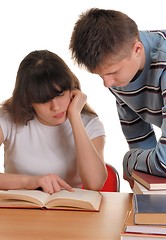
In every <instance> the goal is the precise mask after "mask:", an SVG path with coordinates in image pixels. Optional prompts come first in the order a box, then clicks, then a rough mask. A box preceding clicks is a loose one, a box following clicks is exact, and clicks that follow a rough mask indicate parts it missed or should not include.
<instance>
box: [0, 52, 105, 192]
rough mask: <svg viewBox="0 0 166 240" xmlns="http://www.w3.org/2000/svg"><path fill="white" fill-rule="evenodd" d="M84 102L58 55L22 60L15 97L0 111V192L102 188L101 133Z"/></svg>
mask: <svg viewBox="0 0 166 240" xmlns="http://www.w3.org/2000/svg"><path fill="white" fill-rule="evenodd" d="M86 98H87V97H86V95H85V94H84V93H82V92H81V90H80V84H79V81H78V79H77V78H76V76H75V75H74V74H73V73H72V71H71V70H70V69H69V67H68V66H67V65H66V63H65V62H64V61H63V60H62V59H61V58H60V57H59V56H57V55H56V54H54V53H52V52H50V51H47V50H41V51H34V52H31V53H29V54H28V55H27V56H26V57H25V58H24V59H23V61H22V62H21V64H20V66H19V69H18V72H17V77H16V83H15V88H14V91H13V95H12V97H11V98H9V99H8V100H6V101H5V102H4V103H3V104H2V106H1V108H0V144H2V143H3V144H4V169H5V171H4V173H1V174H0V189H37V188H42V190H43V191H44V192H48V193H50V194H52V193H54V192H57V191H60V190H61V189H62V188H65V189H67V190H68V191H72V188H73V187H79V188H80V187H82V185H84V188H86V189H92V190H100V189H101V188H102V186H103V185H104V182H105V180H106V178H107V171H106V167H105V164H104V157H103V152H104V143H105V132H104V128H103V125H102V123H101V122H100V121H99V118H98V117H97V115H96V114H95V113H94V112H93V110H92V109H91V108H90V107H89V106H88V105H87V104H86Z"/></svg>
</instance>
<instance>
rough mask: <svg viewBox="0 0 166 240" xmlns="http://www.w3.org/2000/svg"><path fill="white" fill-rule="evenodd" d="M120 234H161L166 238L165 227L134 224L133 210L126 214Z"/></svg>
mask: <svg viewBox="0 0 166 240" xmlns="http://www.w3.org/2000/svg"><path fill="white" fill-rule="evenodd" d="M122 233H141V234H161V235H164V236H165V237H166V226H163V225H154V224H153V225H150V224H146V225H145V224H143V225H142V224H135V223H134V212H133V210H130V211H128V212H127V214H126V218H125V221H124V225H123V229H122Z"/></svg>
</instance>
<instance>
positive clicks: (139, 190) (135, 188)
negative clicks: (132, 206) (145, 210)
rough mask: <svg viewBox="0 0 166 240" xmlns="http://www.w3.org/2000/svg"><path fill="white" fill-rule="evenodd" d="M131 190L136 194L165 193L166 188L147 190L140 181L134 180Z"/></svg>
mask: <svg viewBox="0 0 166 240" xmlns="http://www.w3.org/2000/svg"><path fill="white" fill-rule="evenodd" d="M132 190H133V192H134V193H136V194H166V189H163V190H160V189H159V190H148V189H147V188H146V187H144V186H143V185H142V184H141V183H139V182H137V181H136V180H134V186H133V188H132Z"/></svg>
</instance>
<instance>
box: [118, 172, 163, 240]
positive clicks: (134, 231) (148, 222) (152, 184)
mask: <svg viewBox="0 0 166 240" xmlns="http://www.w3.org/2000/svg"><path fill="white" fill-rule="evenodd" d="M132 177H133V179H134V187H133V192H134V193H133V202H132V208H131V209H130V211H128V212H127V215H126V218H125V221H124V225H123V228H122V232H121V240H150V239H151V240H158V239H162V240H163V239H165V240H166V195H165V194H166V178H163V177H157V176H153V175H150V174H146V173H143V172H139V171H133V173H132Z"/></svg>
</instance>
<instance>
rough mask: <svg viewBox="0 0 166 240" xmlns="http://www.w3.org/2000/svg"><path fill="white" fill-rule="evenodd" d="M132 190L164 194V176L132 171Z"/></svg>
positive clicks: (165, 188)
mask: <svg viewBox="0 0 166 240" xmlns="http://www.w3.org/2000/svg"><path fill="white" fill-rule="evenodd" d="M132 177H133V179H134V186H133V192H134V193H138V194H140V193H141V194H166V178H165V177H158V176H154V175H151V174H147V173H143V172H139V171H133V172H132Z"/></svg>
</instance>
